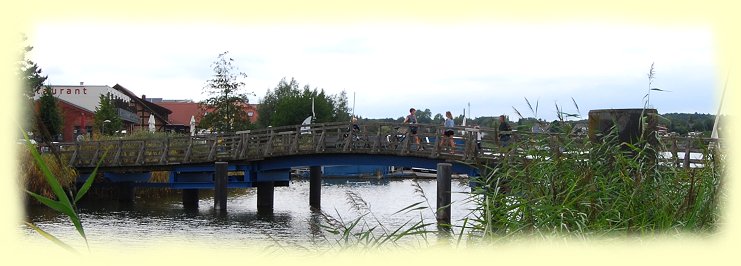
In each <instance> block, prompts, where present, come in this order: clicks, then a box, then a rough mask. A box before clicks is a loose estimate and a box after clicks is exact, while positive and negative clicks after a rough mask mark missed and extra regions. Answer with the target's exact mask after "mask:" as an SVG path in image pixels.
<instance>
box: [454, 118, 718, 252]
mask: <svg viewBox="0 0 741 266" xmlns="http://www.w3.org/2000/svg"><path fill="white" fill-rule="evenodd" d="M559 111H560V110H559ZM565 132H572V129H571V128H569V126H567V128H566V131H565ZM658 145H664V144H663V143H661V142H660V141H659V143H658ZM625 147H628V149H626V148H625ZM511 149H512V150H516V151H517V155H513V156H508V157H505V158H504V159H503V160H502V161H501V162H500V163H499V164H498V165H497V166H496V167H494V168H490V169H487V170H488V171H487V173H486V174H485V175H483V176H481V177H479V178H476V179H475V180H474V182H475V183H478V184H480V186H477V187H475V188H473V189H472V193H471V194H472V195H471V197H470V198H469V200H471V201H473V202H474V203H475V205H476V206H477V207H476V211H475V215H474V218H472V220H473V225H472V226H471V228H470V229H471V235H472V236H479V237H481V239H483V240H486V241H491V240H494V241H498V240H502V239H506V238H509V237H512V236H526V237H537V238H542V237H544V236H553V235H560V236H575V237H599V236H646V235H654V234H666V233H675V232H680V233H685V232H690V233H701V232H714V231H715V229H716V228H717V222H718V219H719V216H720V207H719V206H720V205H721V203H722V201H723V200H724V198H725V194H724V192H723V187H722V177H723V176H724V173H725V167H724V166H725V156H724V155H723V154H722V151H721V150H719V149H714V150H713V151H712V152H711V151H710V150H707V151H706V152H704V156H703V158H705V160H706V162H705V164H704V167H703V168H677V167H673V166H664V165H661V164H657V153H658V150H659V149H658V147H655V146H652V145H650V143H648V142H647V141H646V140H639V141H638V142H637V143H620V142H618V141H617V134H616V132H615V131H614V130H613V131H612V132H611V133H609V134H607V135H606V136H605V137H603V138H602V141H601V142H596V143H595V142H590V141H589V140H588V139H585V138H572V137H569V136H568V135H559V136H551V137H544V138H539V139H531V140H530V141H520V142H514V143H513V144H512V147H511Z"/></svg>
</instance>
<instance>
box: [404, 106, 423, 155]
mask: <svg viewBox="0 0 741 266" xmlns="http://www.w3.org/2000/svg"><path fill="white" fill-rule="evenodd" d="M415 113H417V110H416V109H414V108H410V109H409V115H407V117H406V118H405V119H404V123H403V124H407V123H409V132H410V133H411V135H412V137H413V138H414V143H416V144H417V149H418V150H423V148H422V146H420V145H419V137H418V136H417V116H416V115H415Z"/></svg>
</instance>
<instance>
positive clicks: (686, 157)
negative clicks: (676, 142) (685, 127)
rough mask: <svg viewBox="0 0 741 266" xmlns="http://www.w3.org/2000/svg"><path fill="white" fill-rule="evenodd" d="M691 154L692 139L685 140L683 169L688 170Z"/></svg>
mask: <svg viewBox="0 0 741 266" xmlns="http://www.w3.org/2000/svg"><path fill="white" fill-rule="evenodd" d="M691 153H692V138H687V147H685V152H684V165H683V166H684V169H685V170H687V169H690V154H691Z"/></svg>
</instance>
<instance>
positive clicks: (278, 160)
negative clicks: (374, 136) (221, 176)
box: [254, 153, 479, 176]
mask: <svg viewBox="0 0 741 266" xmlns="http://www.w3.org/2000/svg"><path fill="white" fill-rule="evenodd" d="M438 163H450V164H452V166H453V169H452V170H453V173H460V174H463V173H465V174H468V175H470V176H476V175H478V173H479V170H478V168H476V167H475V166H472V165H468V164H465V163H461V162H455V161H446V160H444V159H435V158H428V157H415V156H396V155H383V154H360V153H358V154H331V153H330V154H306V155H291V156H280V157H271V158H265V159H264V160H261V161H255V162H254V166H255V170H256V171H258V172H260V171H270V170H279V169H290V168H292V167H308V166H328V165H387V166H399V167H417V168H426V169H437V164H438Z"/></svg>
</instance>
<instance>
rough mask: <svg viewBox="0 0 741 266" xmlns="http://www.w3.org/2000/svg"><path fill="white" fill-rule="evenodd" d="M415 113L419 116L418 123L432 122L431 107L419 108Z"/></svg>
mask: <svg viewBox="0 0 741 266" xmlns="http://www.w3.org/2000/svg"><path fill="white" fill-rule="evenodd" d="M415 115H416V116H417V123H425V124H429V123H432V111H430V109H429V108H427V109H424V110H417V113H415Z"/></svg>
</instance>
